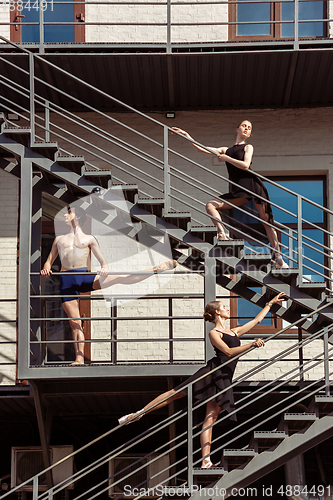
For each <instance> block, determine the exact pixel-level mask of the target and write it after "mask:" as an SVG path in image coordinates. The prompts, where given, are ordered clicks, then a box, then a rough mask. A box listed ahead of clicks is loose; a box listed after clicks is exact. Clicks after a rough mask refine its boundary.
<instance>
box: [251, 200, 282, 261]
mask: <svg viewBox="0 0 333 500" xmlns="http://www.w3.org/2000/svg"><path fill="white" fill-rule="evenodd" d="M255 206H256V208H257V210H258V213H259V217H260V219H261V220H262V221H263V226H264V228H265V231H266V234H267V238H268V241H269V243H270V245H271V247H272V249H273V250H274V253H275V263H276V267H277V268H281V269H287V268H288V267H289V266H288V264H287V263H286V262H285V261H284V260H283V258H282V255H281V248H280V243H279V240H278V236H277V232H276V231H275V229H274V227H271V226H269V225H267V224H265V222H268V214H267V212H266V211H265V206H264V205H262V204H260V205H259V204H258V203H255Z"/></svg>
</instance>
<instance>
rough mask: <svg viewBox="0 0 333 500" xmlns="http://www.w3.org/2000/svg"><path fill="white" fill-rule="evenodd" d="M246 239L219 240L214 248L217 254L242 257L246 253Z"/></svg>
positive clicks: (214, 252)
mask: <svg viewBox="0 0 333 500" xmlns="http://www.w3.org/2000/svg"><path fill="white" fill-rule="evenodd" d="M244 245H245V242H244V240H222V241H221V240H217V241H216V245H215V247H214V250H213V254H214V255H216V256H221V257H222V256H230V255H231V256H235V257H238V258H239V259H241V258H242V257H243V255H244Z"/></svg>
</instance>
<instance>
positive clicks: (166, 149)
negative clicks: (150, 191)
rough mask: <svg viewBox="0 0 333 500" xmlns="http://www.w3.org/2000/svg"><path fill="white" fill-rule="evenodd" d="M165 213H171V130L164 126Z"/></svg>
mask: <svg viewBox="0 0 333 500" xmlns="http://www.w3.org/2000/svg"><path fill="white" fill-rule="evenodd" d="M164 212H165V213H168V212H170V167H169V128H168V127H167V126H166V125H165V126H164Z"/></svg>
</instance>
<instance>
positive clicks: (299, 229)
mask: <svg viewBox="0 0 333 500" xmlns="http://www.w3.org/2000/svg"><path fill="white" fill-rule="evenodd" d="M297 256H298V279H299V283H300V284H301V283H303V239H302V197H301V196H300V195H297Z"/></svg>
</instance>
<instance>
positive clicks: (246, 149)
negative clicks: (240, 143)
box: [244, 144, 254, 153]
mask: <svg viewBox="0 0 333 500" xmlns="http://www.w3.org/2000/svg"><path fill="white" fill-rule="evenodd" d="M244 151H246V152H247V153H253V151H254V147H253V146H252V144H246V146H245V148H244Z"/></svg>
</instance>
